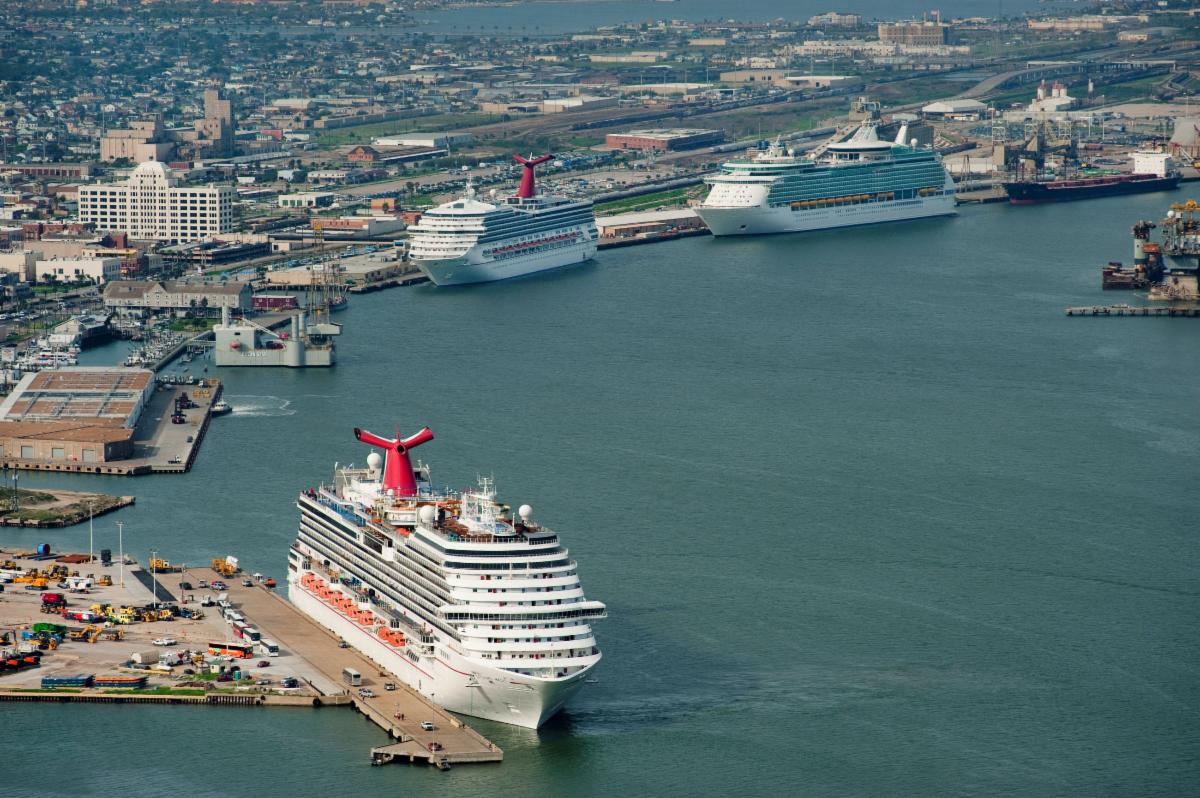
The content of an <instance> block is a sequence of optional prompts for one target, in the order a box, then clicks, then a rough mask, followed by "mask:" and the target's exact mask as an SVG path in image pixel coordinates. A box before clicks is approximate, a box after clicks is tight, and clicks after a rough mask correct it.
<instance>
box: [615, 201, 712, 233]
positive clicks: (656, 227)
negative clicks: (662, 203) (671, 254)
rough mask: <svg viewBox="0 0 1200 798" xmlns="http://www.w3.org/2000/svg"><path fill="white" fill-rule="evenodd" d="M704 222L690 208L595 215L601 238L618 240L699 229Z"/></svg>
mask: <svg viewBox="0 0 1200 798" xmlns="http://www.w3.org/2000/svg"><path fill="white" fill-rule="evenodd" d="M703 227H704V222H703V221H702V220H701V219H700V217H699V216H698V215H697V214H696V212H695V211H694V210H692V209H691V208H672V209H670V210H665V211H638V212H634V213H620V214H617V215H615V216H598V217H596V229H597V231H599V233H600V238H601V240H619V239H625V238H638V237H640V236H647V235H654V234H661V233H667V232H671V231H681V230H699V229H702V228H703Z"/></svg>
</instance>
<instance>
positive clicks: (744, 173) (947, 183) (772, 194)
mask: <svg viewBox="0 0 1200 798" xmlns="http://www.w3.org/2000/svg"><path fill="white" fill-rule="evenodd" d="M907 132H908V128H907V126H905V125H902V126H901V127H900V132H899V133H898V134H897V136H896V140H895V141H894V142H892V141H884V140H881V139H880V138H879V136H878V134H877V132H876V129H875V123H874V122H873V121H872V122H867V123H864V124H863V125H862V126H860V127H859V129H858V130H857V131H855V133H854V135H853V136H851V137H850V138H849V139H848V140H846V141H842V142H836V143H834V144H830V145H828V146H827V147H826V149H825V152H824V153H823V154H822V155H821V157H819V158H817V159H815V160H814V159H810V158H800V157H796V156H794V155H792V154H791V153H789V152H787V151H785V150H784V149H783V148H782V147H781V146H780V145H778V144H776V145H774V146H772V147H771V148H770V149H768V150H767V151H765V152H764V153H762V154H760V155H758V156H757V157H755V158H753V159H750V160H741V161H729V162H728V163H725V164H723V165H722V166H721V172H720V173H719V174H716V175H712V176H710V177H708V178H705V182H706V183H708V184H709V185H710V186H712V190H711V191H709V193H708V196H707V197H705V199H704V203H703V204H702V205H701V206H700V207H698V208H697V209H696V212H697V213H698V214H699V215H700V218H701V219H703V220H704V223H705V224H706V225H708V228H709V230H711V231H712V234H713V235H716V236H734V235H756V234H761V233H793V232H800V231H804V230H823V229H826V228H830V227H849V226H851V225H860V224H875V223H878V222H895V221H901V220H907V219H920V218H924V217H927V216H950V215H953V214H954V213H956V211H955V208H954V181H953V180H952V179H951V177H950V173H949V172H947V171H946V167H945V166H944V165H943V164H942V160H941V158H940V157H939V156H938V155H937V153H935V152H933V150H930V149H921V148H917V147H915V146H908V145H906V144H903V143H901V142H903V141H904V137H905V135H907Z"/></svg>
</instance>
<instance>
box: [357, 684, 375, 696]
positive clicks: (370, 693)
mask: <svg viewBox="0 0 1200 798" xmlns="http://www.w3.org/2000/svg"><path fill="white" fill-rule="evenodd" d="M358 694H359V695H360V696H362V697H363V698H374V697H375V691H374V690H372V689H371V688H369V687H364V688H363V689H361V690H359V691H358Z"/></svg>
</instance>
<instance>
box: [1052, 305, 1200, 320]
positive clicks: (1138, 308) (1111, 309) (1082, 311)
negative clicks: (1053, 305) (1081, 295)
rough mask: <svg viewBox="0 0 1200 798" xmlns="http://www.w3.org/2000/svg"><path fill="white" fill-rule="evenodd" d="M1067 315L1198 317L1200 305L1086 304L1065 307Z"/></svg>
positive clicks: (1199, 316) (1199, 315)
mask: <svg viewBox="0 0 1200 798" xmlns="http://www.w3.org/2000/svg"><path fill="white" fill-rule="evenodd" d="M1067 315H1068V316H1152V317H1155V318H1188V319H1196V318H1200V305H1191V306H1186V307H1184V306H1178V305H1174V306H1173V305H1167V306H1163V307H1153V306H1151V305H1088V306H1084V307H1077V308H1067Z"/></svg>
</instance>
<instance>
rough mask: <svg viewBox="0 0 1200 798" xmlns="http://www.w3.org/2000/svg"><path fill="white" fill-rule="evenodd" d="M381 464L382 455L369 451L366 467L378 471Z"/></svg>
mask: <svg viewBox="0 0 1200 798" xmlns="http://www.w3.org/2000/svg"><path fill="white" fill-rule="evenodd" d="M382 465H383V457H382V456H380V454H379V452H371V453H370V454H369V455H367V468H369V469H371V470H372V471H378V470H379V469H380V467H381V466H382Z"/></svg>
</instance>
